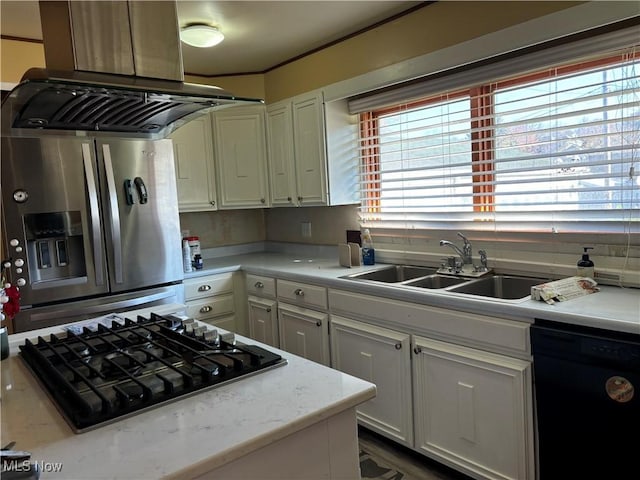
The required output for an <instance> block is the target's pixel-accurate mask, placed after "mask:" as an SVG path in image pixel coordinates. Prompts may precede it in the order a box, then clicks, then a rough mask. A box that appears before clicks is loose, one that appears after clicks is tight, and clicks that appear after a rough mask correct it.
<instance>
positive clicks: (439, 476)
mask: <svg viewBox="0 0 640 480" xmlns="http://www.w3.org/2000/svg"><path fill="white" fill-rule="evenodd" d="M358 439H359V442H360V473H361V477H362V480H371V479H375V480H470V477H468V476H466V475H463V474H462V473H459V472H456V471H455V470H453V469H451V468H449V467H446V466H444V465H441V464H439V463H438V462H435V461H433V460H431V459H429V458H427V457H425V456H424V455H420V454H419V453H416V452H414V451H413V450H410V449H408V448H406V447H403V446H402V445H398V444H397V443H395V442H393V441H391V440H389V439H387V438H385V437H383V436H381V435H378V434H377V433H374V432H372V431H370V430H367V429H366V428H363V427H358Z"/></svg>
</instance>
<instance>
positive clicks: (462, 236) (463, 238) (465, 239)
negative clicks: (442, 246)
mask: <svg viewBox="0 0 640 480" xmlns="http://www.w3.org/2000/svg"><path fill="white" fill-rule="evenodd" d="M458 236H459V237H460V238H461V239H462V240H463V241H464V244H465V245H466V244H468V243H469V240H467V237H465V236H464V235H463V234H462V233H460V232H458Z"/></svg>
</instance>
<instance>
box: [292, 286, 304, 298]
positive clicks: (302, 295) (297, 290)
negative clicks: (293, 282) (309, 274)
mask: <svg viewBox="0 0 640 480" xmlns="http://www.w3.org/2000/svg"><path fill="white" fill-rule="evenodd" d="M293 293H295V294H296V296H298V297H304V290H302V289H301V288H296V289H295V290H294V291H293Z"/></svg>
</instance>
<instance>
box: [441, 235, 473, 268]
mask: <svg viewBox="0 0 640 480" xmlns="http://www.w3.org/2000/svg"><path fill="white" fill-rule="evenodd" d="M458 236H459V237H460V238H462V240H463V241H464V245H463V246H462V250H461V249H460V248H459V247H458V246H456V245H455V244H453V243H452V242H449V241H448V240H440V246H441V247H443V246H445V245H446V246H448V247H451V248H452V249H453V250H455V252H456V253H457V254H458V255H459V256H460V260H461V261H462V265H472V264H473V258H472V250H471V244H470V243H469V240H467V237H465V236H464V235H463V234H461V233H460V232H458Z"/></svg>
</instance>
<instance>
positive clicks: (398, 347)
mask: <svg viewBox="0 0 640 480" xmlns="http://www.w3.org/2000/svg"><path fill="white" fill-rule="evenodd" d="M394 347H396V350H400V349H401V348H402V344H401V343H396V344H395V345H394Z"/></svg>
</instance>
